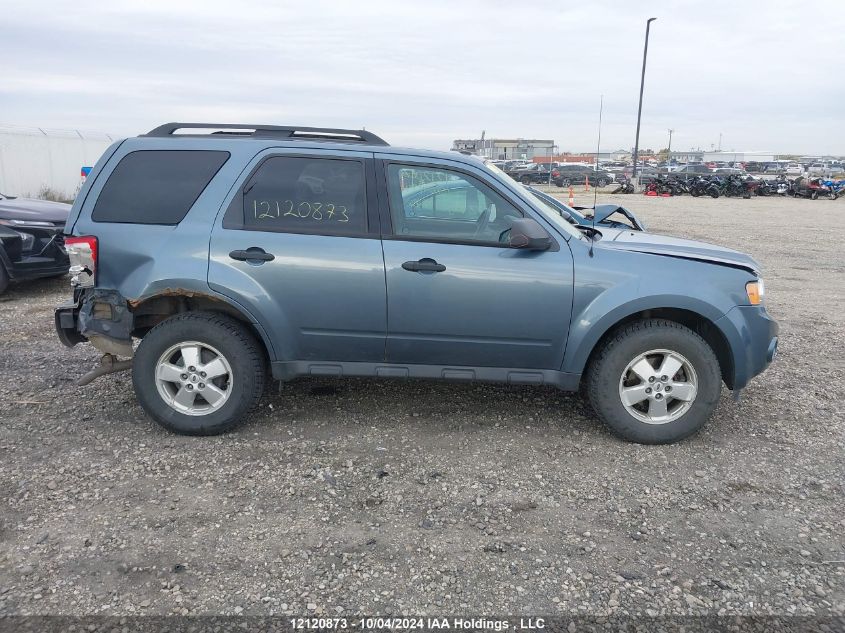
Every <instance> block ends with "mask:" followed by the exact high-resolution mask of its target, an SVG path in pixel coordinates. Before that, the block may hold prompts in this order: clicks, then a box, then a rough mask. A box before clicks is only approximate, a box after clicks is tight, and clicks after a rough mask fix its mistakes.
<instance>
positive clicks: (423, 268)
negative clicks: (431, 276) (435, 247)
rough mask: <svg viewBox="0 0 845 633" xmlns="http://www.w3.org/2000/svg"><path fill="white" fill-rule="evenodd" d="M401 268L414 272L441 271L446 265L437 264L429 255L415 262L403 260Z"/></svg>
mask: <svg viewBox="0 0 845 633" xmlns="http://www.w3.org/2000/svg"><path fill="white" fill-rule="evenodd" d="M402 268H404V269H405V270H410V271H411V272H415V273H418V272H426V273H442V272H443V271H444V270H446V267H445V266H444V265H443V264H438V263H437V262H436V261H434V260H433V259H431V258H430V257H423V258H422V259H421V260H419V261H416V262H414V261H410V262H405V263H404V264H402Z"/></svg>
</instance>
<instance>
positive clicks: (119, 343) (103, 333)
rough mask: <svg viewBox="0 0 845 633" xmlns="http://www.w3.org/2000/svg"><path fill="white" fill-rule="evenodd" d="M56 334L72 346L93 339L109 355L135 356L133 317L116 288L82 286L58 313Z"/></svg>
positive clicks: (99, 348) (62, 305) (93, 342)
mask: <svg viewBox="0 0 845 633" xmlns="http://www.w3.org/2000/svg"><path fill="white" fill-rule="evenodd" d="M55 324H56V334H57V335H58V337H59V340H60V341H61V342H62V343H63V344H64V345H66V346H68V347H73V346H74V345H76V344H78V343H84V342H86V341H87V342H90V343H91V344H92V345H93V346H94V347H96V348H97V349H98V350H100V351H101V352H103V353H105V354H113V355H115V356H132V353H133V350H132V327H133V316H132V312H130V310H129V306H128V305H127V303H126V299H124V298H123V296H122V295H121V294H120V293H119V292H117V291H116V290H105V289H100V288H86V289H84V290H83V289H78V290H76V291H75V292H74V297H73V299H72V300H70V301H67V302H66V303H63V304H61V305H59V306H58V307H57V308H56V312H55Z"/></svg>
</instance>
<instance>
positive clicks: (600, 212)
mask: <svg viewBox="0 0 845 633" xmlns="http://www.w3.org/2000/svg"><path fill="white" fill-rule="evenodd" d="M614 213H619V214H621V215H623V216H624V217H625V218H627V219H628V221H630V222H631V224H633V226H634V228H635V229H637V230H638V231H645V230H646V227H645V222H643V221H642V220H640V219H639V218H638V217H637V216H636V214H634V212H633V211H630V210H628V209H626V208H625V207H621V206H619V205H618V204H597V205H596V207H595V209H593V214H594V215H595V217H596V223H597V224H600V223H601V222H604V221H605V220H607V219H608V218H609V217H610V216H611V215H613V214H614Z"/></svg>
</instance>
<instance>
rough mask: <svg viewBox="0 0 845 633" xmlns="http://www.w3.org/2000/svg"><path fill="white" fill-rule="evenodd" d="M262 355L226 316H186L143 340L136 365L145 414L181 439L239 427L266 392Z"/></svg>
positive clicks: (168, 322)
mask: <svg viewBox="0 0 845 633" xmlns="http://www.w3.org/2000/svg"><path fill="white" fill-rule="evenodd" d="M264 380H265V360H264V354H263V352H262V350H261V348H260V346H259V344H258V342H257V341H256V340H255V337H253V336H252V334H251V333H250V332H249V331H248V330H247V329H246V328H245V327H244V326H243V325H242V324H241V323H239V322H238V321H236V320H234V319H231V318H229V317H227V316H225V315H222V314H216V313H209V312H187V313H183V314H179V315H176V316H174V317H171V318H169V319H167V320H166V321H162V322H161V323H159V324H158V325H157V326H155V327H154V328H153V329H152V330H150V331H149V332H148V333H147V335H146V336H145V337H144V338H143V339H142V340H141V343H140V345H139V346H138V349H137V351H136V352H135V358H134V360H133V362H132V382H133V384H134V387H135V394H136V395H137V397H138V401H139V402H140V403H141V406H142V407H143V408H144V410H145V411H146V412H147V413H148V414H149V415H150V416H151V417H152V418H153V419H154V420H155V421H156V422H158V423H159V424H161V425H162V426H163V427H165V428H166V429H168V430H170V431H173V432H175V433H180V434H182V435H217V434H219V433H224V432H226V431H228V430H230V429H232V428H233V427H234V426H236V425H237V424H238V423H239V422H240V421H241V419H242V418H243V417H244V416H245V415H246V414H247V413H248V412H249V411H250V409H252V408H253V407H254V406H255V404H257V402H258V399H259V397H260V396H261V393H262V392H263V389H264Z"/></svg>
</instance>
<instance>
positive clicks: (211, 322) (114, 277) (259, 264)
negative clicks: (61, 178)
mask: <svg viewBox="0 0 845 633" xmlns="http://www.w3.org/2000/svg"><path fill="white" fill-rule="evenodd" d="M208 128H212V130H216V132H214V133H201V131H200V130H206V131H207V129H208ZM230 130H231V132H229V131H230ZM180 131H181V132H185V133H183V134H175V133H176V132H180ZM456 183H460V184H461V186H460V187H456ZM463 183H466V184H465V185H463ZM67 232H68V237H67V238H66V244H67V248H68V252H69V254H70V257H71V263H72V265H73V270H74V272H75V274H74V276H73V278H72V285H73V288H74V290H73V297H72V299H71V300H70V301H68V302H67V303H66V304H64V305H62V306H60V307H58V308H57V310H56V316H55V323H56V329H57V333H58V336H59V338H60V339H61V340H62V342H64V343H65V344H67V345H70V346H73V345H75V344H78V343H84V342H86V341H87V342H89V343H90V344H92V345H93V346H94V347H96V348H97V349H99V350H100V351H102V352H104V354H105V355H104V357H103V358H104V360H103V363H102V365H101V366H100V367H99V368H97V369H95V370H94V371H93V372H91V373H90V374H88V375H87V376H85V377H83V379H82V381H81V382H83V383H84V382H87V381H90V380H91V379H93V378H94V377H97V376H100V375H102V374H106V373H111V372H113V371H117V370H124V369H130V368H131V371H132V384H133V386H134V389H135V393H136V395H137V397H138V400H139V402H140V404H141V406H142V407H143V408H144V410H145V411H146V412H147V413H148V414H149V415H150V416H151V417H152V418H153V419H155V420H156V421H157V422H159V423H160V424H161V425H163V426H164V427H165V428H167V429H170V430H171V431H175V432H177V433H184V434H189V435H211V434H217V433H222V432H224V431H227V430H229V429H232V428H234V427H235V426H236V425H237V424H238V423H239V422H241V421H242V420H243V419H244V418H245V417H246V416H247V414H248V412H249V411H250V409H251V408H252V407H253V406H255V405H256V404H257V402H258V401H259V399H260V398H261V395H262V393H263V392H264V387H265V381H266V380H267V378H268V372H269V376H272V377H273V378H275V379H277V380H291V379H293V378H296V377H300V376H314V375H321V376H326V375H329V376H373V377H383V378H388V377H390V378H430V379H439V380H444V379H446V380H477V381H500V382H506V383H512V384H532V385H538V384H549V385H554V386H556V387H558V388H560V389H563V390H568V391H574V390H577V389H579V387H580V386H581V385H582V383H583V385H584V389H585V391H586V393H587V394H588V396H589V400H590V402H591V403H592V406H593V408H594V410H595V411H596V413H597V415H598V416H599V417H600V418H601V419H602V420H603V421H604V422H605V423H606V424H607V425H608V426H609V427H610V428H611V429H612V430H613V431H614V432H615V433H617V434H618V435H620V436H621V437H624V438H626V439H629V440H633V441H638V442H643V443H666V442H673V441H677V440H680V439H682V438H684V437H687V436H689V435H691V434H693V433H695V432H696V431H697V430H698V429H699V428H701V426H702V425H703V424H704V423H705V421H706V420H707V419H708V418H709V417H710V416H711V415H712V413H713V411H714V410H715V408H716V406H717V404H718V402H719V399H720V390H721V383H722V382H724V383H725V384H726V385H727V386H728V387H729V388H730V389H733V390H741V389H742V388H744V387H745V386H746V385H747V384H748V382H749V381H750V380H751V379H752V377H753V376H755V375H756V374H759V373H760V372H762V371H763V370H764V369H765V368H766V367H767V366H768V365H769V363H770V362H771V361H772V360H773V358H774V356H775V352H776V349H777V341H778V339H777V332H778V326H777V324H776V323H775V322H774V321H773V320H772V319H771V318H770V317H769V315H768V314H767V312H766V308H765V304H764V293H763V289H764V288H763V281H762V279H761V277H760V268H759V266H758V265H757V263H756V262H755V261H754V260H753V259H751V258H750V257H749V256H747V255H744V254H742V253H739V252H736V251H733V250H729V249H726V248H721V247H718V246H711V245H708V244H704V243H701V242H695V241H691V240H683V239H677V238H671V237H664V236H660V235H653V234H648V233H644V232H642V231H631V230H630V229H625V230H620V229H614V228H611V227H604V226H601V227H595V228H594V227H591V226H582V225H578V226H576V225H573V224H572V223H571V222H569V221H567V220H566V219H564V218H563V217H562V215H561V214H560V213H558V212H556V211H553V210H550V209H549V208H548V207H547V206H546V205H545V204H542V203H540V202H539V200H538V199H537V198H536V197H535V196H533V195H532V194H530V193H529V192H528V191H526V189H525V188H523V187H522V186H520V185H519V184H518V183H515V182H514V181H513V180H512V179H510V178H508V177H506V176H505V175H504V173H503V172H501V171H500V170H498V169H496V168H495V167H492V166H488V165H486V164H485V163H484V162H482V161H481V160H480V159H478V158H476V157H473V156H464V155H461V154H456V153H454V152H435V151H428V150H409V149H401V148H393V147H390V146H388V145H387V143H385V142H384V141H383V140H381V139H380V138H379V137H378V136H376V135H375V134H373V133H372V132H368V131H364V130H334V129H321V128H292V127H278V126H259V127H257V128H256V127H254V126H249V125H243V124H236V125H209V124H207V123H196V124H185V123H181V124H180V123H172V124H166V125H163V126H160V127H158V128H156V129H154V130H152V131H151V132H149V133H148V134H145V135H143V136H141V137H138V138H131V139H127V140H123V141H120V142H117V143H115V144H113V145H112V146H111V147H110V148H109V149H108V150H107V151H106V152H105V153H104V154H103V156H102V158H101V159H100V160H99V161H98V162H97V165H96V166H95V167H94V169H93V170H92V171H91V174H90V175H89V177H88V179H87V180H86V182H85V184H84V185H83V187H82V190H81V192H80V194H79V196H78V197H77V199H76V202H75V203H74V206H73V210H72V211H71V214H70V218H69V220H68V225H67ZM137 339H139V340H140V342H139V343H137V346H136V345H135V344H134V341H135V340H137ZM118 356H125V357H131V360H117V357H118ZM130 366H131V367H130Z"/></svg>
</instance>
